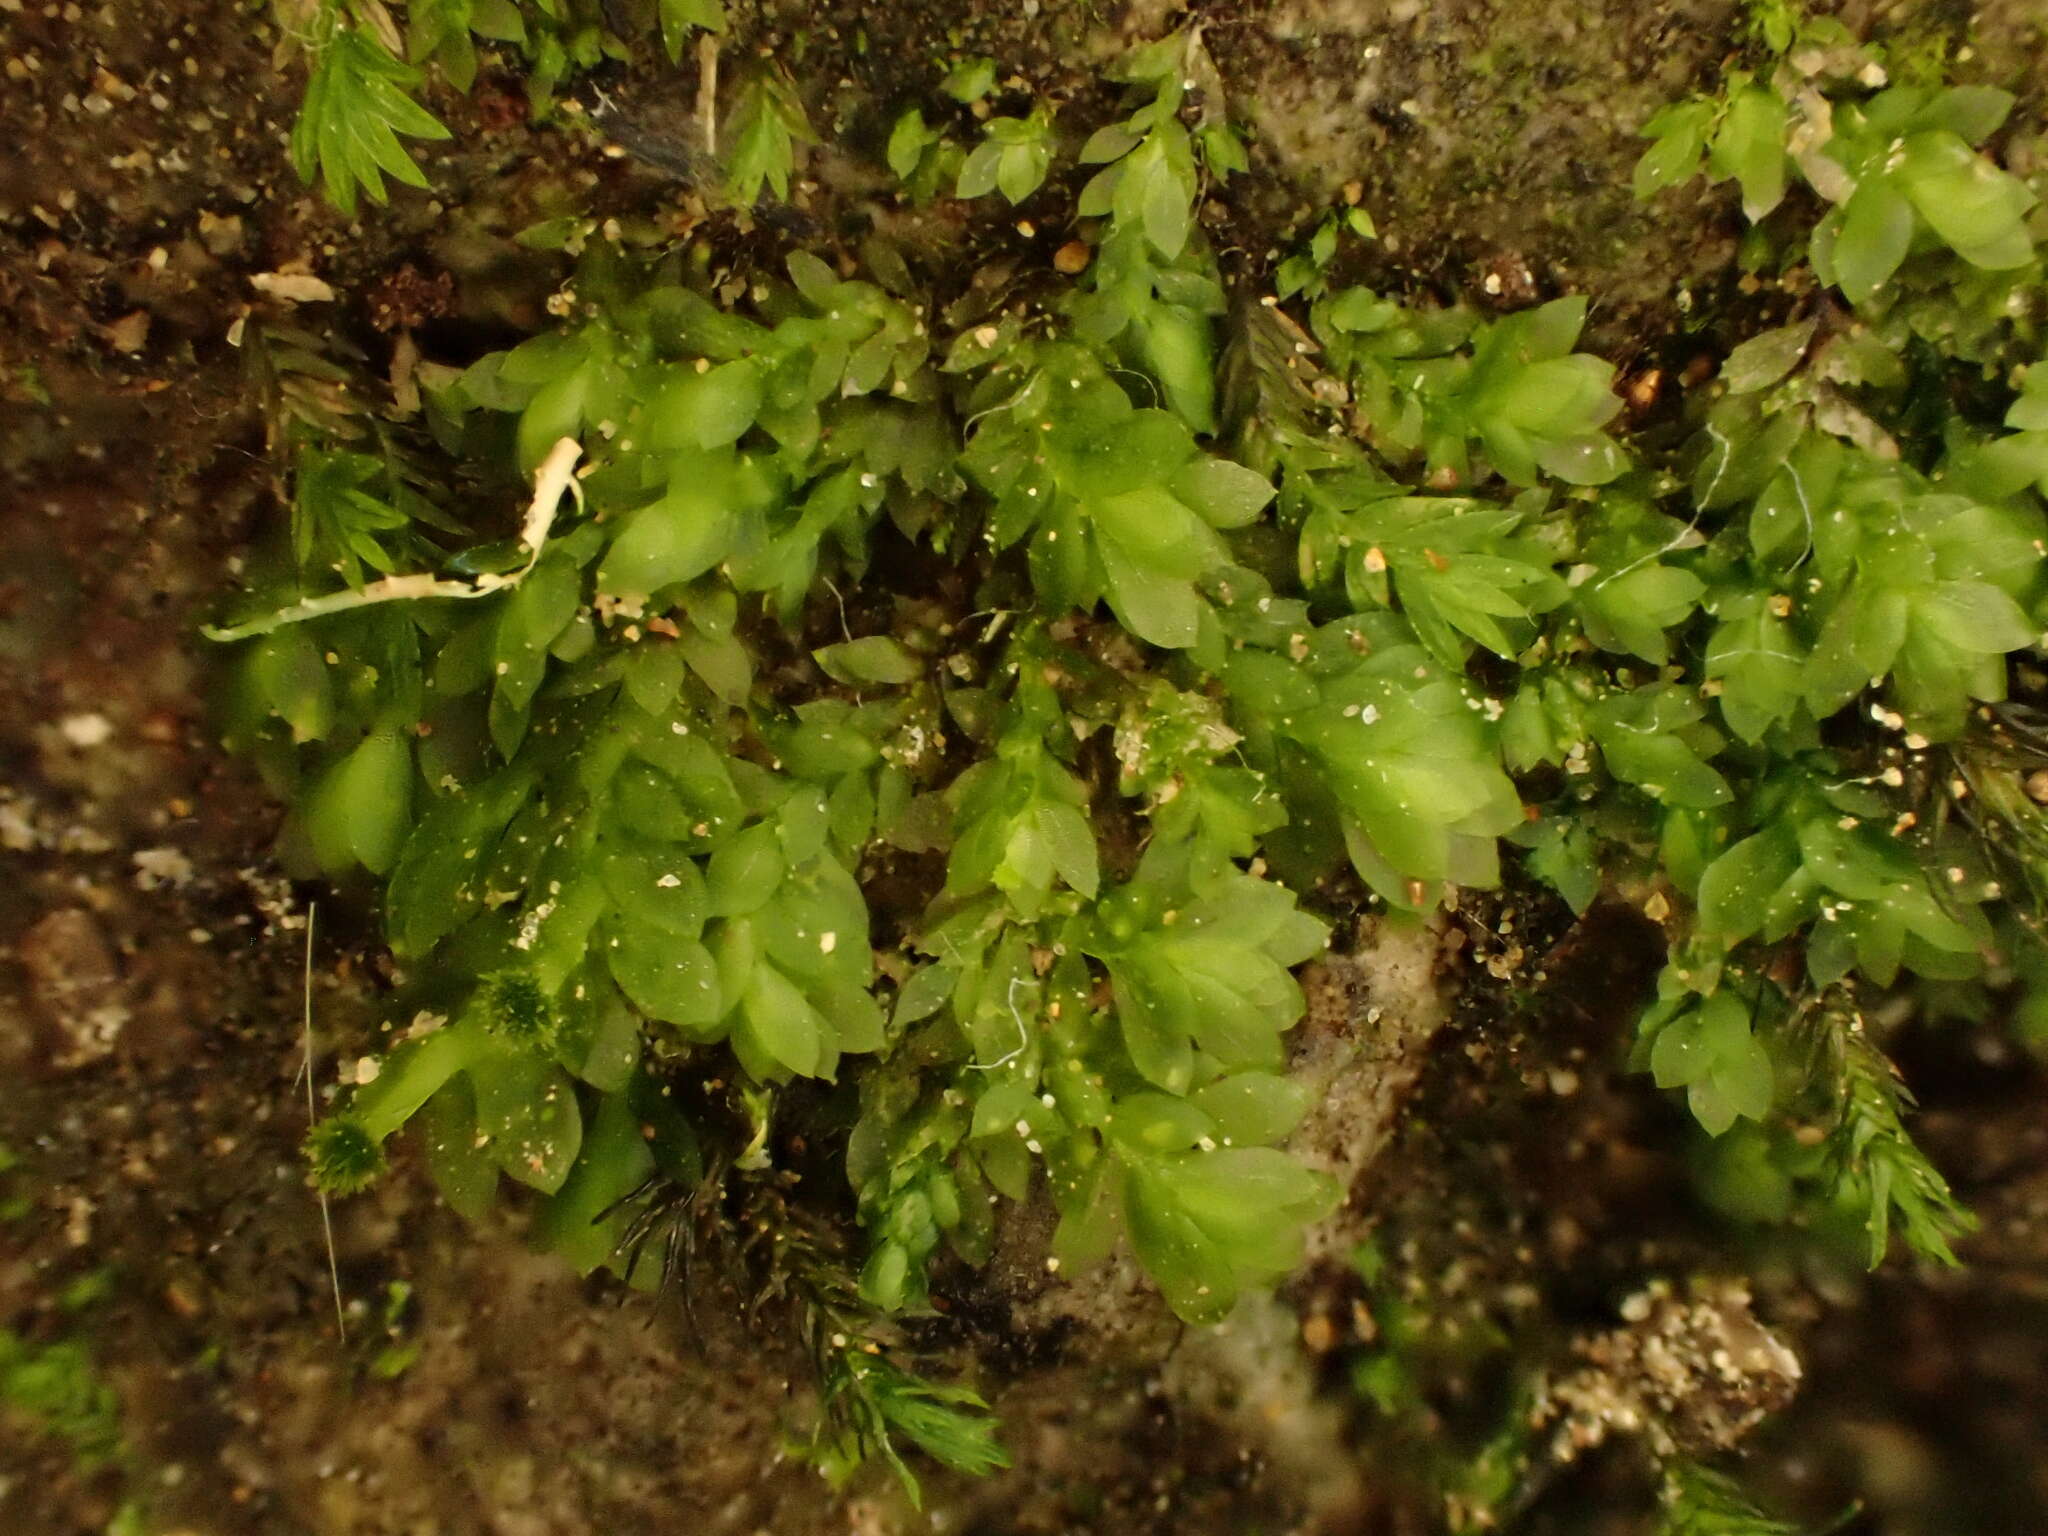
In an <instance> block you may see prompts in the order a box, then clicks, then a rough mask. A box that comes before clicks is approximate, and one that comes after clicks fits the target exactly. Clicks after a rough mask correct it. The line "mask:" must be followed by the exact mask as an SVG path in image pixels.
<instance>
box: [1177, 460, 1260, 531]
mask: <svg viewBox="0 0 2048 1536" xmlns="http://www.w3.org/2000/svg"><path fill="white" fill-rule="evenodd" d="M1167 488H1168V489H1169V490H1171V491H1172V492H1173V494H1174V496H1175V497H1176V498H1177V499H1178V500H1180V501H1181V502H1183V503H1185V504H1186V505H1188V506H1190V507H1192V508H1193V509H1194V510H1195V512H1196V513H1197V514H1198V515H1199V516H1200V517H1201V518H1202V520H1203V521H1204V522H1206V523H1208V525H1209V526H1210V527H1212V528H1242V527H1244V526H1245V525H1247V524H1248V523H1253V522H1256V521H1257V520H1258V516H1259V513H1260V512H1262V511H1263V510H1265V507H1266V504H1267V503H1268V502H1270V501H1271V500H1272V499H1273V483H1272V482H1271V481H1270V480H1268V479H1267V478H1266V477H1265V476H1264V475H1262V474H1259V473H1258V472H1257V471H1256V470H1251V469H1247V468H1245V467H1244V466H1243V465H1242V464H1235V463H1232V462H1231V461H1230V460H1229V459H1219V458H1216V457H1213V456H1212V455H1209V454H1201V455H1199V456H1197V457H1196V458H1193V459H1191V460H1189V461H1188V462H1187V463H1186V464H1184V465H1182V466H1181V468H1180V469H1179V470H1177V471H1175V473H1174V476H1173V479H1172V480H1170V481H1169V482H1168V484H1167Z"/></svg>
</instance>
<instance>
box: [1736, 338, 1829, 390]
mask: <svg viewBox="0 0 2048 1536" xmlns="http://www.w3.org/2000/svg"><path fill="white" fill-rule="evenodd" d="M1817 323H1818V322H1816V321H1813V320H1802V321H1800V322H1798V323H1797V324H1793V325H1781V326H1779V327H1778V328H1777V329H1776V330H1771V331H1765V332H1764V333H1763V334H1762V335H1761V336H1752V337H1751V338H1750V339H1749V340H1747V341H1745V342H1744V343H1742V345H1741V346H1739V347H1737V348H1736V349H1735V350H1734V351H1733V352H1730V353H1729V354H1728V361H1727V362H1725V363H1723V364H1722V365H1721V382H1722V383H1723V384H1725V385H1726V386H1727V387H1728V392H1729V393H1730V394H1731V395H1746V394H1754V393H1755V392H1756V391H1758V390H1760V389H1768V388H1770V387H1771V385H1773V384H1775V383H1777V382H1778V381H1779V380H1780V379H1782V378H1784V377H1785V375H1786V374H1788V373H1790V372H1791V371H1792V370H1793V369H1794V368H1795V367H1797V366H1798V365H1799V360H1800V358H1802V357H1804V356H1805V355H1806V347H1807V343H1808V342H1810V341H1811V340H1812V339H1813V332H1814V327H1815V325H1816V324H1817Z"/></svg>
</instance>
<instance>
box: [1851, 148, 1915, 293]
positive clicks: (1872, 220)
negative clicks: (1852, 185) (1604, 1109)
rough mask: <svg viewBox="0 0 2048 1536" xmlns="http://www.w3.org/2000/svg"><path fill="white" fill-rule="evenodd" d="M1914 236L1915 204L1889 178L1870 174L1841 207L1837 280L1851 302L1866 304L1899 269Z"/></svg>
mask: <svg viewBox="0 0 2048 1536" xmlns="http://www.w3.org/2000/svg"><path fill="white" fill-rule="evenodd" d="M1912 241H1913V205H1912V204H1911V203H1909V202H1907V201H1906V198H1905V194H1903V193H1902V192H1900V191H1899V190H1898V189H1897V188H1896V187H1894V186H1893V185H1892V184H1891V182H1890V181H1888V180H1885V179H1882V178H1880V177H1876V176H1873V177H1870V178H1869V179H1867V180H1866V181H1865V182H1864V183H1863V184H1862V185H1861V186H1859V187H1858V188H1857V189H1856V191H1855V193H1854V194H1853V195H1852V196H1851V197H1850V198H1849V201H1848V203H1847V204H1846V205H1844V207H1843V209H1842V227H1841V231H1840V233H1839V234H1837V235H1836V237H1835V243H1834V251H1833V253H1832V254H1833V262H1834V270H1835V281H1836V282H1837V283H1838V284H1840V286H1841V289H1842V292H1843V293H1845V294H1847V295H1848V296H1849V299H1850V301H1851V302H1852V303H1856V304H1861V303H1864V302H1865V301H1866V300H1868V299H1869V298H1870V296H1871V295H1872V294H1874V293H1876V292H1877V290H1878V289H1879V288H1881V287H1882V286H1883V285H1884V284H1885V282H1886V281H1888V280H1889V279H1890V277H1891V275H1892V274H1893V273H1894V272H1896V271H1898V269H1899V263H1900V262H1902V261H1904V260H1905V259H1906V249H1907V247H1908V246H1909V245H1911V244H1912Z"/></svg>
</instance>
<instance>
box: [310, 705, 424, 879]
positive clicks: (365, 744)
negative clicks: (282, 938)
mask: <svg viewBox="0 0 2048 1536" xmlns="http://www.w3.org/2000/svg"><path fill="white" fill-rule="evenodd" d="M411 817H412V745H411V743H410V742H409V741H408V740H407V739H406V738H405V737H404V736H403V735H401V734H400V733H399V732H398V731H396V730H379V731H373V732H371V734H370V735H368V736H366V737H364V738H363V741H362V743H361V744H360V745H359V746H357V747H356V748H354V749H353V750H352V751H351V752H350V753H349V754H348V755H347V756H346V757H344V758H343V759H342V760H341V761H340V762H338V763H336V764H335V765H334V767H333V768H332V769H330V770H329V771H328V773H327V775H326V777H325V778H323V779H322V780H321V781H320V783H319V784H318V785H317V786H316V787H315V788H314V790H313V793H312V796H311V798H310V799H309V800H308V802H307V806H306V830H307V832H308V833H309V834H310V835H311V837H312V840H313V849H314V851H315V852H316V853H317V854H318V855H319V856H320V862H321V863H322V864H324V865H326V866H327V867H328V868H329V869H333V870H344V869H348V868H350V867H352V866H354V865H357V864H360V865H362V866H363V868H365V869H367V870H369V871H370V872H371V873H372V874H376V875H381V874H384V873H385V872H386V871H388V870H389V869H390V868H391V866H392V865H393V864H395V863H396V862H397V861H398V851H399V848H400V847H401V846H402V845H403V843H404V841H405V833H406V827H407V825H408V824H409V823H410V821H411Z"/></svg>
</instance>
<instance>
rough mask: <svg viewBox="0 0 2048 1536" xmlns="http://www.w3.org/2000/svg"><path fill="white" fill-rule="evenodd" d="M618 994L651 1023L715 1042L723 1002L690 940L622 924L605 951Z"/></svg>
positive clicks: (699, 948) (701, 951)
mask: <svg viewBox="0 0 2048 1536" xmlns="http://www.w3.org/2000/svg"><path fill="white" fill-rule="evenodd" d="M604 954H605V961H606V964H607V965H608V966H609V967H610V969H611V973H612V979H613V980H614V981H616V982H617V983H618V984H619V990H620V991H622V992H624V993H625V994H626V996H627V997H628V998H629V999H631V1000H632V1003H633V1006H634V1007H636V1008H638V1009H639V1010H640V1011H641V1012H642V1013H644V1014H646V1015H647V1017H649V1018H650V1019H659V1020H661V1021H662V1022H664V1023H668V1024H674V1025H676V1026H678V1027H679V1028H681V1029H682V1030H683V1031H684V1032H685V1033H686V1034H688V1035H690V1036H691V1037H692V1038H695V1039H715V1038H717V1025H718V1022H719V1020H720V1019H722V1018H723V1017H724V1016H725V1008H726V998H725V994H724V992H723V990H722V988H721V986H720V981H719V976H718V971H717V969H716V967H715V966H714V965H713V964H712V960H711V954H710V952H709V951H708V950H706V949H705V947H704V946H703V945H702V944H700V943H698V942H696V941H695V940H693V939H685V938H683V937H681V936H680V935H678V934H676V933H674V932H672V931H670V930H668V929H666V928H658V927H655V926H653V925H651V924H643V923H639V922H632V921H627V922H622V923H620V924H619V925H618V926H617V928H616V930H615V931H614V932H613V934H612V936H611V938H610V941H609V942H608V943H607V944H606V945H605V949H604Z"/></svg>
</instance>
